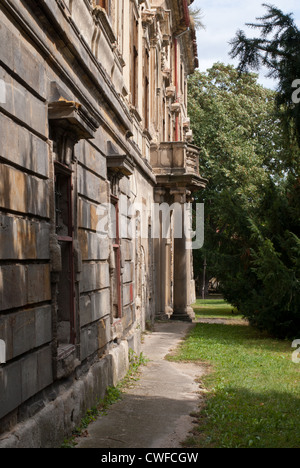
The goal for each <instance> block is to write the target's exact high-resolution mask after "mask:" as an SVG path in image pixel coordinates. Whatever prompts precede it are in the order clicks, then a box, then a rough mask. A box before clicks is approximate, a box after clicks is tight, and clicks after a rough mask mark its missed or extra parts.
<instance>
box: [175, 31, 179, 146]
mask: <svg viewBox="0 0 300 468" xmlns="http://www.w3.org/2000/svg"><path fill="white" fill-rule="evenodd" d="M177 45H178V42H177V38H176V37H175V38H174V48H175V88H176V102H178V48H177ZM175 141H179V116H178V114H176V117H175Z"/></svg>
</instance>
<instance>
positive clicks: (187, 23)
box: [174, 0, 191, 141]
mask: <svg viewBox="0 0 300 468" xmlns="http://www.w3.org/2000/svg"><path fill="white" fill-rule="evenodd" d="M183 12H184V21H185V26H186V28H187V29H186V30H185V31H183V32H182V33H181V34H179V35H178V36H176V37H174V48H175V87H176V96H178V91H179V86H178V85H179V84H178V49H177V45H178V41H177V38H178V37H180V36H181V35H183V34H185V33H186V32H187V31H188V29H189V27H190V24H191V19H190V12H189V6H188V0H183ZM176 102H178V97H177V98H176ZM175 141H179V116H178V115H176V117H175Z"/></svg>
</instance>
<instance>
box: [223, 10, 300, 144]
mask: <svg viewBox="0 0 300 468" xmlns="http://www.w3.org/2000/svg"><path fill="white" fill-rule="evenodd" d="M263 6H264V7H265V8H266V10H267V12H266V14H265V15H264V16H263V17H262V18H257V21H258V23H250V24H248V25H247V26H250V27H252V28H254V29H258V30H259V31H260V37H259V38H257V37H255V38H252V39H249V38H247V36H246V35H245V33H244V31H241V30H240V31H238V32H237V34H236V37H235V38H234V39H233V40H232V41H231V45H232V50H231V56H232V57H233V58H235V57H239V59H240V64H239V70H240V71H242V72H245V71H248V70H251V69H252V70H258V69H259V67H260V66H261V65H264V66H265V67H267V68H268V69H269V71H270V73H269V76H271V77H273V78H275V79H277V80H278V83H279V85H278V94H277V99H276V100H277V104H278V106H279V107H280V106H282V116H284V117H285V119H284V121H285V123H286V126H285V127H286V130H287V131H288V133H289V134H290V135H291V134H294V135H295V136H296V138H297V141H298V144H299V145H300V106H299V104H295V103H294V102H293V100H292V94H293V89H292V84H293V82H294V80H296V79H299V78H300V55H299V44H300V31H299V29H298V27H297V25H296V23H295V21H294V19H293V15H292V14H284V13H283V12H282V11H281V10H280V9H278V8H276V7H275V6H272V5H268V4H263Z"/></svg>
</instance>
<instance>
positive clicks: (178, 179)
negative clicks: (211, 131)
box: [151, 141, 206, 190]
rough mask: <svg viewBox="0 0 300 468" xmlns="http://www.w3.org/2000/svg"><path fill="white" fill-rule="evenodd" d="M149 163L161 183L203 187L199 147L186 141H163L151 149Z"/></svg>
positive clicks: (204, 182) (194, 187) (204, 181)
mask: <svg viewBox="0 0 300 468" xmlns="http://www.w3.org/2000/svg"><path fill="white" fill-rule="evenodd" d="M151 165H152V168H153V171H154V173H155V175H156V177H157V181H158V182H159V183H160V184H162V185H167V186H169V187H172V186H186V187H189V188H190V189H192V190H193V189H194V190H195V189H197V188H199V187H205V185H206V180H205V179H203V178H202V177H201V176H200V173H199V149H198V148H197V146H194V145H191V144H189V143H187V142H183V141H179V142H164V143H160V144H159V145H155V146H153V147H152V149H151Z"/></svg>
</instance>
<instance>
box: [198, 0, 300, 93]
mask: <svg viewBox="0 0 300 468" xmlns="http://www.w3.org/2000/svg"><path fill="white" fill-rule="evenodd" d="M262 3H264V1H263V0H195V1H194V3H193V5H192V6H193V8H201V9H202V11H203V15H204V17H203V23H204V24H205V26H206V30H205V31H198V34H197V37H198V41H197V42H198V55H199V62H200V63H199V68H200V70H201V71H205V70H206V69H207V68H209V67H211V66H212V65H213V64H214V63H215V62H224V63H226V64H227V63H232V64H234V65H237V63H238V62H237V60H233V59H232V58H231V57H230V56H229V52H230V45H229V41H230V40H231V39H233V38H234V36H235V34H236V32H237V30H238V29H243V30H245V31H246V32H247V34H248V35H249V36H250V37H251V36H255V33H256V31H253V30H252V29H250V28H247V27H246V26H245V23H255V22H256V18H257V17H260V16H263V15H264V13H265V12H266V10H265V8H264V7H263V6H262ZM266 3H267V2H266ZM272 3H275V6H276V7H278V8H280V9H281V10H282V11H283V12H284V13H293V14H294V18H295V20H296V23H297V24H298V25H299V27H300V2H299V0H275V1H274V2H272ZM266 74H267V72H266V71H265V72H263V71H261V72H260V79H259V81H260V83H262V84H263V85H264V86H268V87H271V88H274V87H275V86H276V82H274V80H270V79H268V78H266V76H265V75H266Z"/></svg>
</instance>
